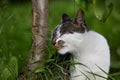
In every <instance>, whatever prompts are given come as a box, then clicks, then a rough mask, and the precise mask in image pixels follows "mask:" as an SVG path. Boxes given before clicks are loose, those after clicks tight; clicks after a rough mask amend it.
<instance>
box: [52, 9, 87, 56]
mask: <svg viewBox="0 0 120 80" xmlns="http://www.w3.org/2000/svg"><path fill="white" fill-rule="evenodd" d="M87 31H88V28H87V26H86V24H85V17H84V12H83V11H82V10H78V12H77V14H76V17H75V18H74V20H71V19H70V17H69V16H68V15H67V14H63V15H62V22H61V24H59V25H58V26H57V27H56V28H55V30H54V31H53V35H52V44H53V45H54V46H55V47H56V48H57V50H58V52H59V53H60V54H65V53H67V52H74V51H75V45H76V44H77V42H78V41H82V36H81V35H82V34H84V33H85V32H87ZM80 34H81V35H80Z"/></svg>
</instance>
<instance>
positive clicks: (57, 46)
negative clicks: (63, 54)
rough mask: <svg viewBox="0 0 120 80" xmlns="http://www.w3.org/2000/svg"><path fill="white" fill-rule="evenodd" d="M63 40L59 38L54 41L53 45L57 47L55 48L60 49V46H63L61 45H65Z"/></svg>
mask: <svg viewBox="0 0 120 80" xmlns="http://www.w3.org/2000/svg"><path fill="white" fill-rule="evenodd" d="M64 43H65V42H64V41H63V40H59V41H57V42H56V43H55V45H54V46H55V47H56V48H57V50H59V49H61V48H63V47H65V46H64Z"/></svg>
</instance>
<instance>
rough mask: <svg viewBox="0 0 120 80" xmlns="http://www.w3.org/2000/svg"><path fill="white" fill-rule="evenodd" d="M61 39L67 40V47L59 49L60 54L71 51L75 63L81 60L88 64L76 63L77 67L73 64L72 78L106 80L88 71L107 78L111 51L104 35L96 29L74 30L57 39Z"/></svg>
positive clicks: (73, 79) (74, 79) (75, 79)
mask: <svg viewBox="0 0 120 80" xmlns="http://www.w3.org/2000/svg"><path fill="white" fill-rule="evenodd" d="M59 40H63V41H64V42H65V44H64V46H65V47H63V48H62V49H60V50H59V51H58V52H59V53H60V54H65V53H66V52H71V53H72V54H73V56H74V57H73V59H74V62H75V63H76V62H79V63H82V64H84V65H85V66H87V67H85V66H83V65H79V64H76V65H75V67H73V66H71V70H70V71H71V73H70V74H71V80H89V79H90V80H106V79H104V78H102V77H98V76H93V74H90V73H88V72H93V73H95V74H97V75H100V76H103V77H105V78H107V75H106V74H105V73H104V71H105V72H106V73H108V72H109V66H110V52H109V46H108V44H107V41H106V39H105V38H104V37H103V36H102V35H100V34H99V33H96V32H94V31H88V32H85V33H76V32H74V33H73V34H64V35H63V36H61V37H59V38H58V39H57V41H59ZM99 67H100V68H101V69H103V70H104V71H102V70H101V69H100V68H99ZM86 76H87V77H88V78H89V79H87V77H86Z"/></svg>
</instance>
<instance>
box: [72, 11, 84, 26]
mask: <svg viewBox="0 0 120 80" xmlns="http://www.w3.org/2000/svg"><path fill="white" fill-rule="evenodd" d="M74 23H75V24H77V25H79V26H80V25H81V24H85V16H84V12H83V10H81V9H79V10H78V11H77V14H76V17H75V19H74Z"/></svg>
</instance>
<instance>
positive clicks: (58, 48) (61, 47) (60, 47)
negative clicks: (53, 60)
mask: <svg viewBox="0 0 120 80" xmlns="http://www.w3.org/2000/svg"><path fill="white" fill-rule="evenodd" d="M66 47H67V45H66V46H59V47H56V48H57V50H58V51H59V50H61V49H63V48H66Z"/></svg>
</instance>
